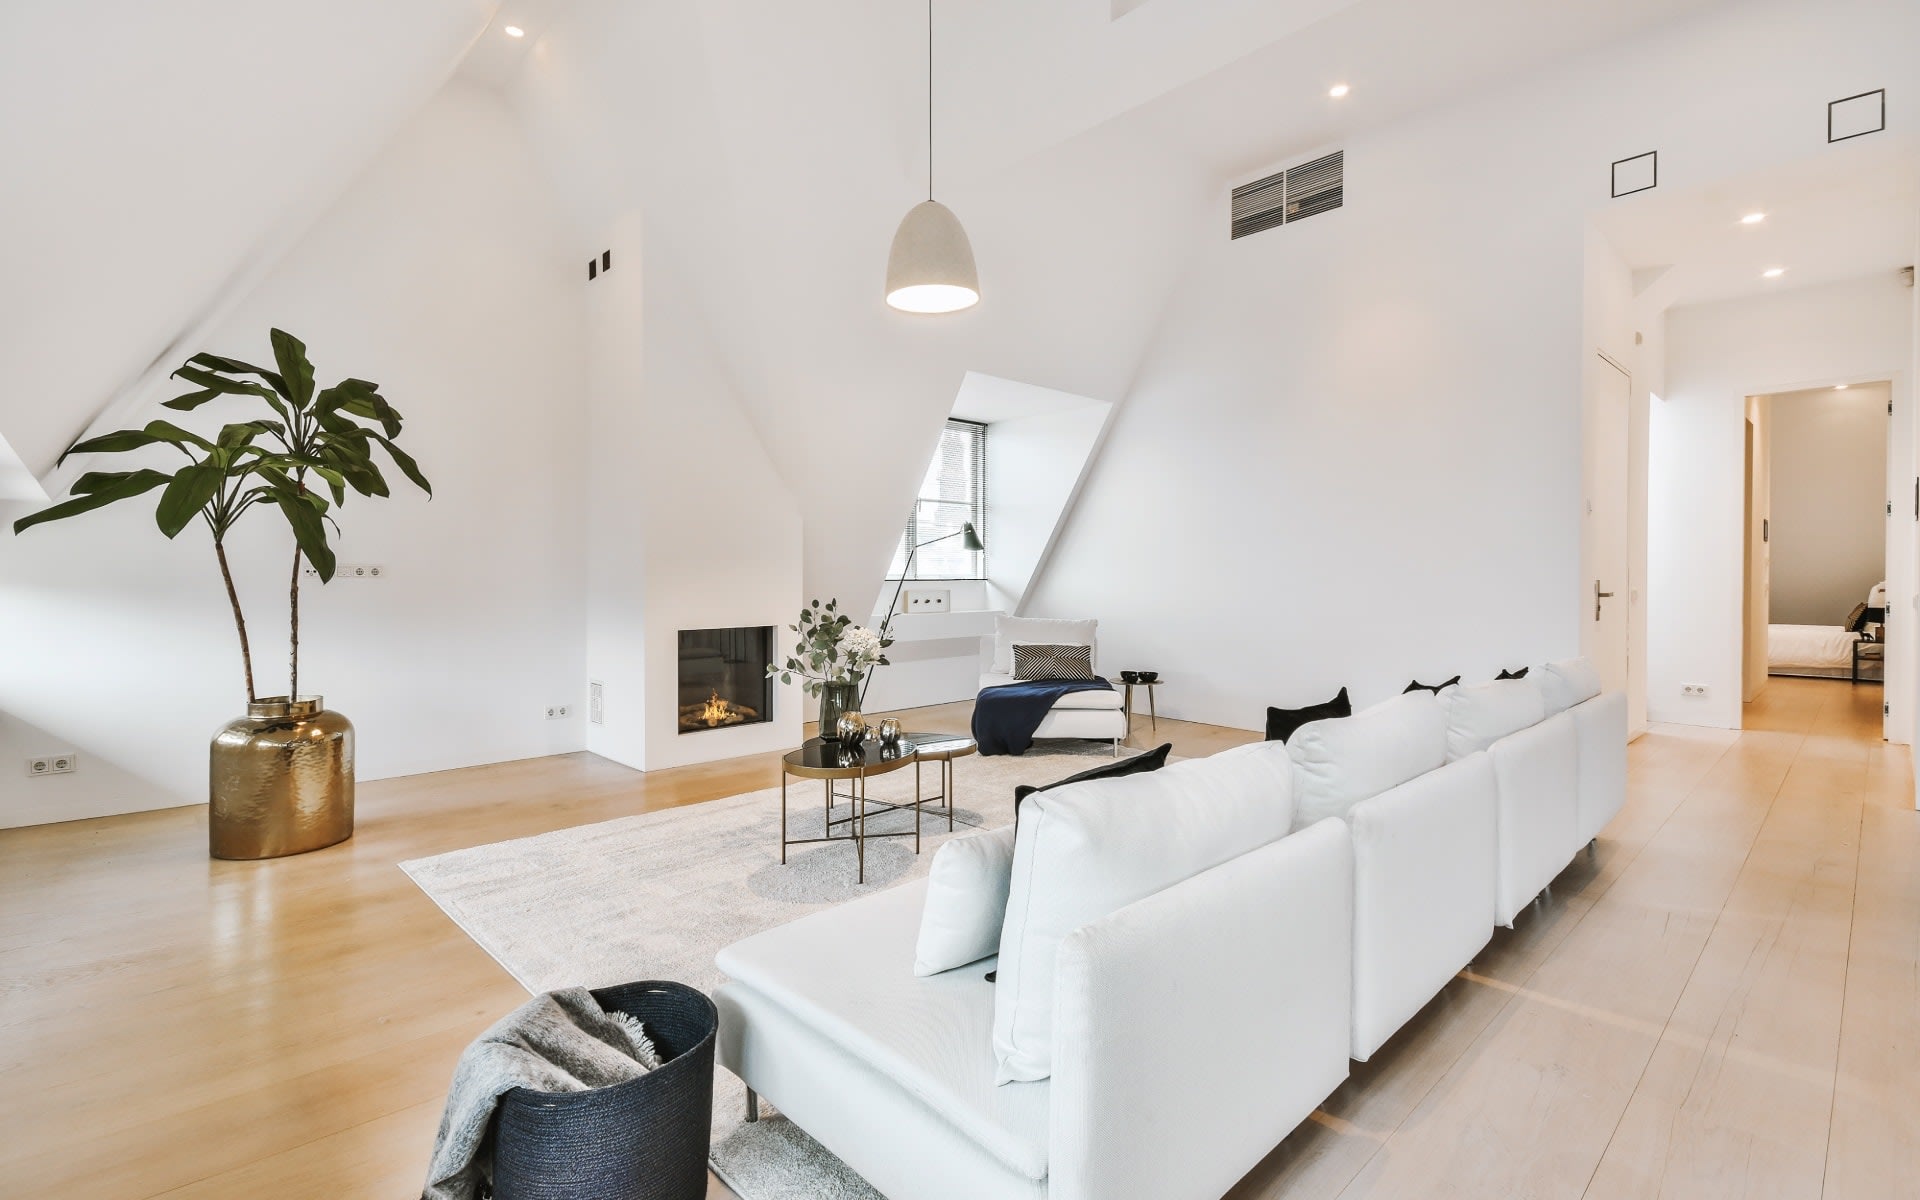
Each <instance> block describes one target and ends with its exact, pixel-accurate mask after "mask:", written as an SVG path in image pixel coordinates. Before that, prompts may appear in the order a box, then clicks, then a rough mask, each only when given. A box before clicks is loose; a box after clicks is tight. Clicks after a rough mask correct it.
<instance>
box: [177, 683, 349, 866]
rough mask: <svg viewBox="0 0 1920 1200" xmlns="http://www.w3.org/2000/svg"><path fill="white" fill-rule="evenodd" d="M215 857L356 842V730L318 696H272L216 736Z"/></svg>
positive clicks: (211, 832)
mask: <svg viewBox="0 0 1920 1200" xmlns="http://www.w3.org/2000/svg"><path fill="white" fill-rule="evenodd" d="M209 798H210V800H211V811H210V814H209V817H208V821H207V832H208V843H209V849H210V850H211V852H212V854H213V857H215V858H239V859H252V858H282V857H284V856H286V855H289V854H305V853H306V852H307V851H309V850H318V849H321V848H322V847H325V846H332V845H334V844H336V843H339V842H344V841H346V840H347V839H348V838H350V837H352V836H353V724H352V722H350V721H348V720H347V719H346V718H345V717H343V716H341V715H340V714H339V713H337V712H329V711H327V707H326V701H325V700H324V699H322V698H321V697H319V696H312V697H307V698H303V699H300V700H294V701H291V702H290V701H289V700H288V699H287V697H285V696H268V697H266V698H264V699H261V700H258V701H256V702H254V703H252V704H249V705H247V715H246V716H244V717H241V718H239V719H238V720H235V721H232V722H229V723H228V725H227V727H226V728H224V729H222V730H221V731H220V732H219V733H218V734H216V735H214V739H213V747H212V773H211V795H210V797H209Z"/></svg>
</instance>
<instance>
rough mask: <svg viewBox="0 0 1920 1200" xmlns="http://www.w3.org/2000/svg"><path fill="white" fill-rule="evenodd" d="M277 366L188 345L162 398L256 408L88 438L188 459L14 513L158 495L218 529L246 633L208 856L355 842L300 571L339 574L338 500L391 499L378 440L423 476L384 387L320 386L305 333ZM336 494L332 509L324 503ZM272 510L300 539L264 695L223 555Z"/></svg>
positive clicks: (343, 724) (182, 514) (219, 747)
mask: <svg viewBox="0 0 1920 1200" xmlns="http://www.w3.org/2000/svg"><path fill="white" fill-rule="evenodd" d="M271 340H272V343H273V357H274V366H275V369H273V370H269V369H267V368H264V367H257V366H254V365H253V364H251V363H246V362H241V361H239V360H238V359H232V358H225V357H222V356H220V355H216V354H196V355H194V356H193V357H192V358H189V359H188V360H187V361H186V362H185V363H184V364H182V365H181V367H180V368H179V370H177V371H175V372H174V373H173V378H176V379H180V380H184V381H185V382H187V383H189V384H191V385H193V388H194V390H193V391H190V392H187V393H186V394H184V395H180V396H176V397H174V398H173V399H171V400H168V401H166V402H165V407H167V408H170V409H174V410H176V411H179V412H192V411H194V410H195V409H198V408H199V407H201V406H202V405H204V404H206V403H207V402H208V401H210V400H213V399H216V398H218V397H221V396H232V397H236V398H240V399H243V400H245V399H250V400H253V401H257V402H258V406H259V407H260V408H261V409H262V410H263V411H262V413H261V415H260V416H258V417H256V418H255V419H252V420H246V421H237V422H230V423H228V424H226V425H223V426H221V428H220V429H219V430H218V431H217V432H216V433H214V434H213V436H211V437H207V436H203V435H201V434H198V433H195V432H193V431H191V430H188V429H184V428H182V427H180V426H178V425H175V424H173V423H172V422H171V421H151V422H149V423H148V424H147V425H146V426H144V427H143V428H140V429H122V430H119V431H117V432H115V433H108V434H103V435H101V436H99V437H95V438H88V439H86V440H85V441H82V442H79V443H77V444H75V445H74V446H72V447H71V448H69V449H68V450H67V452H66V454H64V455H62V456H61V460H62V461H63V462H64V461H65V460H66V458H67V456H68V455H73V454H123V453H128V452H131V451H141V450H146V449H147V448H149V447H154V446H167V447H171V448H173V449H174V450H177V451H179V452H180V454H181V455H182V456H183V457H184V458H185V459H186V461H185V463H183V464H182V465H180V466H179V467H178V468H177V469H175V470H173V471H171V472H169V471H163V470H159V469H156V468H152V467H142V468H138V469H135V470H131V471H89V472H87V473H86V474H84V475H82V476H81V477H80V478H79V479H77V480H75V481H74V484H73V487H72V489H71V490H72V498H71V499H68V500H66V501H63V502H62V503H59V504H55V505H53V506H51V507H49V508H44V509H42V510H40V511H39V512H37V513H33V514H31V515H29V516H25V517H22V518H21V519H20V520H18V521H15V522H14V524H13V531H14V533H15V534H19V533H21V532H23V531H25V530H27V529H29V528H31V527H33V526H35V525H40V524H44V523H46V522H49V521H59V520H64V519H66V518H68V517H75V516H78V515H80V514H81V513H85V512H91V511H93V510H94V509H96V508H104V507H106V506H107V505H109V504H115V503H118V502H120V501H123V500H131V499H133V498H135V497H137V496H143V495H146V494H147V493H149V492H153V491H155V490H159V491H160V499H159V502H158V503H157V504H156V505H155V508H154V521H155V523H156V524H157V525H159V527H160V532H161V533H163V534H165V535H166V536H167V537H168V538H173V537H177V536H178V535H179V534H180V532H181V531H182V530H184V529H185V528H186V527H187V526H188V525H190V524H192V523H193V520H194V518H195V517H199V518H200V519H201V521H202V522H204V523H205V525H206V527H207V530H208V532H209V533H210V534H211V535H212V539H213V550H214V559H215V561H216V562H217V563H218V564H219V567H220V578H221V581H222V582H223V583H224V584H225V585H226V593H227V603H228V605H229V607H230V608H231V609H232V611H233V624H234V630H235V632H236V633H238V635H239V638H240V665H241V669H242V672H243V674H244V676H245V679H246V687H247V715H246V716H245V717H242V718H239V719H237V720H235V721H233V722H230V723H229V724H228V725H227V726H226V727H225V728H223V729H222V730H221V731H220V732H219V733H218V734H216V735H215V737H214V739H213V746H212V752H211V777H210V781H209V788H208V797H209V801H210V815H209V820H208V830H209V843H210V849H211V851H212V853H213V855H214V857H216V858H275V857H279V856H281V855H286V854H299V853H303V852H305V851H308V850H318V849H320V848H321V847H323V846H331V845H333V844H334V843H336V842H340V841H344V840H345V839H347V838H348V837H351V836H352V835H353V725H352V724H351V722H349V721H348V720H347V719H346V718H345V717H343V716H341V715H340V714H338V713H335V712H330V711H328V710H327V708H326V704H325V702H324V700H323V699H322V698H321V697H319V696H301V695H300V576H301V568H302V567H303V566H304V565H305V564H308V563H311V564H312V566H313V569H314V572H315V574H317V575H318V576H319V577H320V579H321V580H322V581H326V580H330V579H332V578H333V572H334V554H333V547H332V543H331V540H330V538H331V531H337V529H338V525H337V523H336V522H335V520H334V511H335V510H337V509H338V508H339V507H340V506H341V505H343V504H344V503H345V502H346V498H347V493H348V492H349V491H352V492H355V493H357V494H359V495H361V496H368V497H373V496H386V495H389V494H390V489H389V488H388V486H387V481H386V477H385V475H384V474H383V473H382V472H381V469H380V465H379V463H378V462H377V461H376V457H375V453H374V452H375V449H376V448H378V449H379V450H381V451H384V453H385V457H387V458H388V459H390V460H391V461H392V463H393V464H394V465H395V466H397V467H398V468H399V469H400V471H401V473H402V474H404V475H405V476H406V477H407V478H408V479H409V480H411V481H412V482H413V483H414V484H415V485H416V486H418V487H419V488H420V489H421V490H422V491H424V492H426V493H427V494H428V495H432V494H433V488H432V485H431V484H429V483H428V482H427V478H426V476H425V475H424V474H422V473H421V471H420V468H419V465H418V464H416V463H415V462H414V461H413V459H412V457H411V456H409V455H408V454H407V453H406V452H405V451H403V450H401V449H400V447H399V446H397V445H395V444H394V442H395V439H396V438H398V437H399V436H400V429H401V417H400V413H399V412H398V411H397V410H395V409H394V407H393V406H392V405H390V404H388V403H387V401H386V398H385V397H384V396H382V395H381V394H380V388H379V385H377V384H373V383H369V382H367V381H366V380H364V379H345V380H342V381H341V382H339V383H337V384H335V385H333V386H332V387H329V388H316V387H315V385H314V372H313V363H312V362H311V361H310V360H309V359H308V357H307V348H306V345H305V344H304V343H302V342H301V341H300V339H298V338H296V337H294V336H293V335H292V334H289V333H286V332H284V331H282V330H279V329H275V330H273V331H272V334H271ZM329 495H330V496H331V497H332V500H331V502H329V500H328V496H329ZM260 512H273V513H277V514H279V516H280V518H281V519H282V520H284V521H285V522H286V525H287V528H288V529H289V530H290V531H291V532H292V534H293V543H294V549H293V567H292V572H291V574H290V577H289V580H290V581H289V583H288V587H287V607H288V631H289V639H288V644H289V654H288V663H287V677H288V678H287V693H286V695H284V696H261V695H259V693H258V691H257V689H256V688H255V686H254V673H253V652H252V648H251V646H250V645H249V643H248V640H247V620H246V615H245V613H244V612H243V611H242V608H241V604H240V595H239V592H238V590H237V589H236V588H235V587H234V583H233V571H232V569H231V567H230V566H229V564H228V561H227V536H228V534H229V533H231V532H232V530H233V528H234V527H235V525H236V524H238V523H239V521H240V519H241V518H242V517H244V516H246V515H247V514H249V513H260Z"/></svg>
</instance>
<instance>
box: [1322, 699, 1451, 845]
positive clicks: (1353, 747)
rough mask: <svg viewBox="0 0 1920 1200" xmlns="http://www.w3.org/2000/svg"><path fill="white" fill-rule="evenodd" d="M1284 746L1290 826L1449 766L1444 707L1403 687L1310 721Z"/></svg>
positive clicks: (1341, 813) (1343, 811)
mask: <svg viewBox="0 0 1920 1200" xmlns="http://www.w3.org/2000/svg"><path fill="white" fill-rule="evenodd" d="M1447 690H1448V691H1452V690H1453V689H1452V688H1449V689H1447ZM1286 747H1287V753H1288V754H1289V755H1291V756H1292V758H1293V768H1294V777H1293V827H1294V828H1295V829H1304V828H1306V827H1307V826H1309V825H1311V824H1313V823H1314V822H1315V821H1318V820H1321V819H1323V818H1325V817H1345V816H1346V815H1347V810H1348V809H1350V808H1352V807H1353V806H1354V805H1356V804H1358V803H1360V802H1361V801H1362V800H1366V799H1368V798H1370V797H1373V796H1378V795H1379V794H1380V793H1381V792H1384V791H1387V790H1389V789H1391V788H1396V787H1399V786H1400V785H1401V784H1403V783H1405V782H1406V781H1407V780H1409V779H1413V778H1415V777H1416V776H1420V775H1424V774H1426V773H1427V772H1428V771H1434V770H1438V769H1439V768H1440V767H1441V766H1443V765H1445V763H1446V761H1447V714H1446V712H1445V710H1443V709H1442V708H1441V707H1440V697H1438V696H1436V695H1434V694H1433V693H1432V692H1428V691H1418V692H1406V693H1404V694H1402V695H1399V696H1395V697H1394V698H1393V699H1391V700H1388V701H1385V702H1383V703H1380V704H1376V705H1374V706H1373V707H1372V708H1364V709H1361V710H1360V711H1359V712H1357V713H1355V714H1353V715H1352V716H1350V717H1333V718H1330V719H1328V720H1325V721H1310V722H1308V723H1307V724H1305V725H1302V726H1301V727H1300V728H1298V729H1296V730H1294V732H1293V736H1292V737H1290V738H1288V739H1287V741H1286Z"/></svg>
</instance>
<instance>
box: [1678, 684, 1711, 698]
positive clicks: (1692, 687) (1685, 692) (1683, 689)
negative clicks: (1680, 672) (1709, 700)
mask: <svg viewBox="0 0 1920 1200" xmlns="http://www.w3.org/2000/svg"><path fill="white" fill-rule="evenodd" d="M1680 694H1681V695H1682V696H1704V695H1706V694H1707V685H1706V684H1704V683H1683V684H1681V685H1680Z"/></svg>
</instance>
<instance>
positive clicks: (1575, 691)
mask: <svg viewBox="0 0 1920 1200" xmlns="http://www.w3.org/2000/svg"><path fill="white" fill-rule="evenodd" d="M1535 675H1538V676H1539V677H1540V695H1541V696H1542V698H1544V699H1545V700H1546V703H1547V715H1548V716H1552V715H1553V714H1555V713H1561V712H1565V711H1567V710H1568V709H1570V708H1572V707H1573V706H1574V705H1576V704H1584V703H1586V702H1587V701H1588V700H1591V699H1593V698H1594V697H1595V696H1598V695H1599V694H1600V672H1598V671H1596V670H1594V669H1593V664H1592V663H1590V662H1588V661H1587V660H1586V659H1584V658H1563V659H1561V660H1560V661H1558V662H1550V663H1548V664H1547V665H1546V666H1544V667H1541V668H1540V669H1539V670H1538V671H1529V672H1527V677H1528V678H1529V679H1531V678H1532V677H1533V676H1535Z"/></svg>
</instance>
